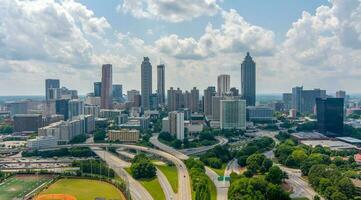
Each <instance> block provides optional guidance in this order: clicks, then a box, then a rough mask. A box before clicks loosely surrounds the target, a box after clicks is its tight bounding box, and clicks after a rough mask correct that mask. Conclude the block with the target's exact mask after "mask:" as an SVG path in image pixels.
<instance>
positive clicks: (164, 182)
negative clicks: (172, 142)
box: [117, 150, 176, 200]
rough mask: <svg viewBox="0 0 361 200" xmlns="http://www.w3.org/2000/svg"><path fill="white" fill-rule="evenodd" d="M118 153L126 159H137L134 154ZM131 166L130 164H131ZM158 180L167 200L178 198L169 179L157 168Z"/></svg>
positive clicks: (118, 151)
mask: <svg viewBox="0 0 361 200" xmlns="http://www.w3.org/2000/svg"><path fill="white" fill-rule="evenodd" d="M117 153H118V154H120V155H122V156H124V157H127V158H130V159H133V158H134V157H135V155H134V154H131V153H128V152H126V151H122V150H117ZM129 165H130V163H129ZM157 178H158V181H159V183H160V186H161V187H162V189H163V192H164V195H165V198H166V199H167V200H173V199H175V198H176V194H175V193H174V191H173V189H172V186H171V185H170V183H169V181H168V179H167V177H166V176H165V175H164V174H163V172H162V171H161V170H159V169H158V168H157Z"/></svg>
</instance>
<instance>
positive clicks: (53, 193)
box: [35, 178, 125, 200]
mask: <svg viewBox="0 0 361 200" xmlns="http://www.w3.org/2000/svg"><path fill="white" fill-rule="evenodd" d="M62 195H64V196H65V197H66V198H62V197H61V196H62ZM54 197H55V198H54ZM96 198H99V199H112V200H124V199H125V198H124V196H123V194H122V192H121V191H119V190H118V189H117V188H116V187H115V186H113V185H112V184H110V183H107V182H103V181H97V180H88V179H74V178H69V179H66V178H63V179H60V180H58V181H56V182H55V183H54V184H52V185H50V186H49V187H48V188H47V189H45V190H44V191H42V192H41V193H40V194H39V195H38V197H37V198H35V199H37V200H50V199H69V200H91V199H96Z"/></svg>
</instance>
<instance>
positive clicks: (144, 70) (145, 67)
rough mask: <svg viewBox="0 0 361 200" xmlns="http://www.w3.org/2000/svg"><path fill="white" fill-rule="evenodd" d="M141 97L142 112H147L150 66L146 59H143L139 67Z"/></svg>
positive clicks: (150, 78)
mask: <svg viewBox="0 0 361 200" xmlns="http://www.w3.org/2000/svg"><path fill="white" fill-rule="evenodd" d="M141 95H142V108H143V110H149V109H150V95H152V64H151V63H150V61H149V58H148V57H144V60H143V62H142V65H141Z"/></svg>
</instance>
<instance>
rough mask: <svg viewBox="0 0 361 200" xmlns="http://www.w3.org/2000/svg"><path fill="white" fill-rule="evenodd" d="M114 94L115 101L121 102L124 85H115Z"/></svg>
mask: <svg viewBox="0 0 361 200" xmlns="http://www.w3.org/2000/svg"><path fill="white" fill-rule="evenodd" d="M112 94H113V98H114V99H115V100H117V101H121V100H122V99H123V85H120V84H114V85H113V92H112Z"/></svg>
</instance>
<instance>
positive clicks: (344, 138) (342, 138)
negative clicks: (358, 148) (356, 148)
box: [336, 137, 361, 143]
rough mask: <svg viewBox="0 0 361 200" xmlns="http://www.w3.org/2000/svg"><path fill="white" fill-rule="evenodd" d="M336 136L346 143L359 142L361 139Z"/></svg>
mask: <svg viewBox="0 0 361 200" xmlns="http://www.w3.org/2000/svg"><path fill="white" fill-rule="evenodd" d="M336 138H337V139H339V140H341V141H344V142H348V143H361V140H359V139H357V138H353V137H336Z"/></svg>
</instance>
